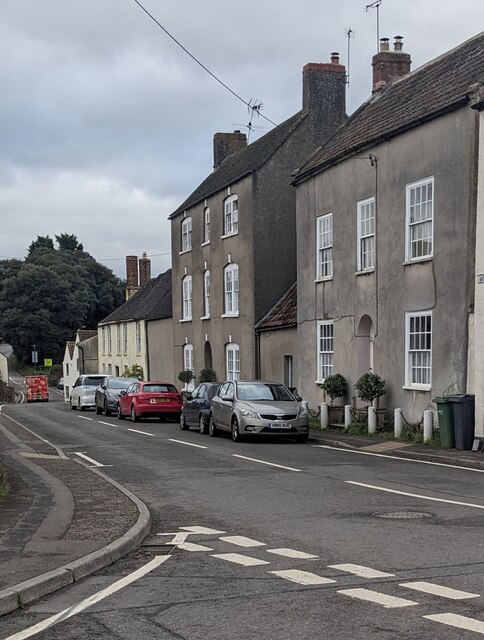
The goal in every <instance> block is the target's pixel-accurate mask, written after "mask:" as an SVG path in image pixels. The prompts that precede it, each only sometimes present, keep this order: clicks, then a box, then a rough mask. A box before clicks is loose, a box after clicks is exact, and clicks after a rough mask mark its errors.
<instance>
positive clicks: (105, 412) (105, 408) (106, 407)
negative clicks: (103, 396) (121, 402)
mask: <svg viewBox="0 0 484 640" xmlns="http://www.w3.org/2000/svg"><path fill="white" fill-rule="evenodd" d="M103 413H104V415H105V416H110V415H111V411H109V409H108V403H107V402H105V403H104V411H103Z"/></svg>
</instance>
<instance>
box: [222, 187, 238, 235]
mask: <svg viewBox="0 0 484 640" xmlns="http://www.w3.org/2000/svg"><path fill="white" fill-rule="evenodd" d="M238 232H239V204H238V197H237V196H230V198H227V200H225V202H224V235H225V236H231V235H234V234H235V233H238Z"/></svg>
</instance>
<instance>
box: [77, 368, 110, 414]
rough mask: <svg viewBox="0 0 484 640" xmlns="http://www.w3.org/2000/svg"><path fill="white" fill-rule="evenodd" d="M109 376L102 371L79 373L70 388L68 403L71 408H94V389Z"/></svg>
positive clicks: (81, 409) (82, 409)
mask: <svg viewBox="0 0 484 640" xmlns="http://www.w3.org/2000/svg"><path fill="white" fill-rule="evenodd" d="M108 377H109V376H106V375H103V374H102V373H85V374H82V375H80V376H79V377H78V378H77V380H76V381H75V382H74V385H73V387H72V390H71V397H70V404H71V409H79V411H84V409H88V408H91V409H93V408H94V405H95V400H94V398H95V395H96V389H97V387H98V386H99V385H100V384H101V382H102V381H103V380H104V379H105V378H108Z"/></svg>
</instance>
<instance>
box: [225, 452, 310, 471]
mask: <svg viewBox="0 0 484 640" xmlns="http://www.w3.org/2000/svg"><path fill="white" fill-rule="evenodd" d="M232 455H233V457H234V458H241V459H242V460H249V461H250V462H258V463H259V464H267V465H268V466H269V467H277V468H278V469H285V470H286V471H301V469H294V467H284V466H283V465H282V464H274V462H266V461H265V460H257V458H247V456H239V454H238V453H233V454H232Z"/></svg>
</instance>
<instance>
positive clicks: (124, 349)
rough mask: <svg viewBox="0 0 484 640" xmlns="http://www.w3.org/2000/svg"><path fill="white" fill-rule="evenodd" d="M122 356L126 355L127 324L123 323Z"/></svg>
mask: <svg viewBox="0 0 484 640" xmlns="http://www.w3.org/2000/svg"><path fill="white" fill-rule="evenodd" d="M123 354H124V355H125V356H127V355H128V323H127V322H123Z"/></svg>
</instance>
